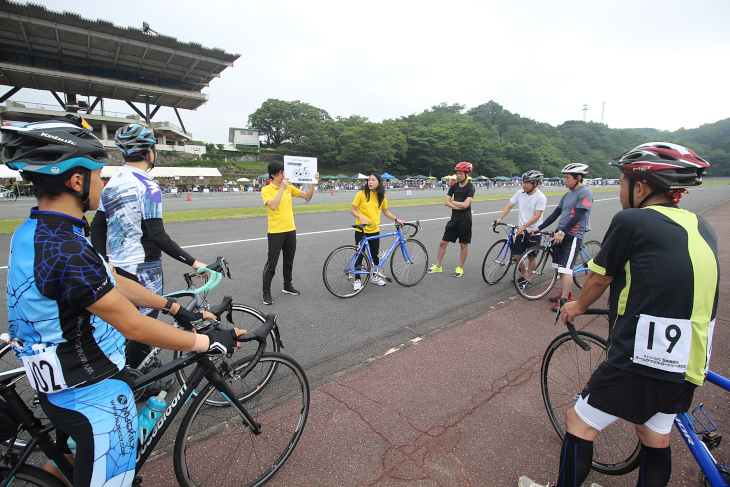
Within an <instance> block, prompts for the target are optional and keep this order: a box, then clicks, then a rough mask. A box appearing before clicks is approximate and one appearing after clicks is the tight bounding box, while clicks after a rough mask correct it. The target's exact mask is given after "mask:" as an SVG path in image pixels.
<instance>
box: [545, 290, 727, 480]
mask: <svg viewBox="0 0 730 487" xmlns="http://www.w3.org/2000/svg"><path fill="white" fill-rule="evenodd" d="M565 302H566V301H565V298H561V306H562V304H564V303H565ZM585 314H587V315H596V314H600V315H606V317H607V315H608V309H607V308H589V309H588V310H586V313H585ZM555 316H556V317H555V323H558V321H559V319H560V310H558V312H557V313H556V315H555ZM578 319H579V318H578ZM605 360H606V340H605V339H604V338H602V337H600V336H598V335H595V334H593V333H589V332H585V331H576V328H575V326H574V325H570V324H568V331H567V332H566V333H563V334H562V335H560V336H558V337H557V338H555V340H553V341H552V343H550V345H549V346H548V348H547V350H546V351H545V354H544V356H543V361H542V368H541V370H540V385H541V388H542V395H543V401H544V403H545V409H546V410H547V413H548V416H549V417H550V422H551V423H552V425H553V427H554V428H555V431H556V432H557V433H558V436H560V439H561V440H562V439H563V437H564V436H565V412H566V411H567V410H568V409H570V408H571V407H573V405H574V404H575V401H576V400H577V399H578V397H579V396H580V393H581V391H582V390H583V388H584V387H585V385H586V382H587V381H588V379H590V377H591V375H592V374H593V371H594V370H595V369H596V367H597V366H598V365H600V364H601V363H603V362H604V361H605ZM705 379H706V381H707V382H709V383H711V384H714V385H716V386H718V387H720V388H722V389H724V390H725V391H728V392H730V380H728V379H727V378H726V377H723V376H721V375H719V374H716V373H715V372H712V371H710V370H708V371H707V375H706V377H705ZM674 425H675V426H676V427H677V430H678V431H679V433H680V436H681V437H682V439H683V440H684V442H685V443H686V444H687V448H689V450H690V452H691V453H692V455H693V456H694V458H695V461H696V462H697V465H698V466H699V467H700V470H701V473H700V475H699V485H700V486H701V487H723V486H730V465H723V464H721V463H719V462H718V461H717V460H716V459H715V457H714V456H713V455H712V453H711V451H712V450H714V449H716V448H717V447H719V446H720V443H721V441H722V435H720V434H718V430H717V426H716V425H715V423H714V422H713V421H712V419H710V417H709V416H708V414H707V413H706V412H705V410H704V403H701V404H699V405H698V406H697V407H695V408H694V409H693V410H692V411H691V412H686V413H682V414H678V415H677V417H676V418H675V419H674ZM640 449H641V444H640V443H639V441H638V439H637V437H636V433H635V430H634V425H632V424H631V423H629V422H628V421H624V420H622V419H619V420H618V421H616V422H615V423H613V424H611V425H610V426H609V427H608V428H606V429H604V430H603V431H601V433H600V434H599V435H598V436H597V437H596V441H595V442H594V448H593V465H592V467H593V469H594V470H596V471H598V472H601V473H604V474H608V475H623V474H626V473H629V472H631V471H633V470H635V469H636V468H637V467H638V466H639V461H640V458H639V453H640Z"/></svg>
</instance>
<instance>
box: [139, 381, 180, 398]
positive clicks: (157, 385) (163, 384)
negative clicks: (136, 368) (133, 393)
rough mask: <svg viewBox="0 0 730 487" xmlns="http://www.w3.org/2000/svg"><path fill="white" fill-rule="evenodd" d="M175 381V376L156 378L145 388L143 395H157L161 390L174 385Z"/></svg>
mask: <svg viewBox="0 0 730 487" xmlns="http://www.w3.org/2000/svg"><path fill="white" fill-rule="evenodd" d="M174 383H175V379H174V378H173V377H167V378H166V379H160V380H156V381H154V382H153V383H152V384H150V385H148V386H147V387H145V388H144V391H143V392H142V397H143V398H145V397H153V396H156V395H158V394H159V393H160V392H162V391H166V390H168V389H169V388H170V387H172V385H173V384H174Z"/></svg>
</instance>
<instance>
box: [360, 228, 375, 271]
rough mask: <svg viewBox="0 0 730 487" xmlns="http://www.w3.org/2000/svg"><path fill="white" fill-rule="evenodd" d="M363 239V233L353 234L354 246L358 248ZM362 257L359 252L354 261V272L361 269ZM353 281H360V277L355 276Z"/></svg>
mask: <svg viewBox="0 0 730 487" xmlns="http://www.w3.org/2000/svg"><path fill="white" fill-rule="evenodd" d="M364 238H365V233H363V232H355V246H359V245H360V242H362V240H363V239H364ZM368 245H369V244H368ZM363 257H364V255H363V254H362V252H361V253H360V254H359V255H358V256H357V259H355V270H356V271H359V270H360V269H362V259H363ZM373 257H375V256H373ZM373 260H374V259H373ZM355 279H357V280H359V279H360V276H359V275H358V276H356V277H355Z"/></svg>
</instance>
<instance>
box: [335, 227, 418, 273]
mask: <svg viewBox="0 0 730 487" xmlns="http://www.w3.org/2000/svg"><path fill="white" fill-rule="evenodd" d="M393 236H395V237H397V238H396V239H395V240H393V243H391V244H390V247H388V250H386V251H385V254H383V258H382V259H380V264H378V265H375V263H373V269H372V272H375V271H378V270H380V269H382V268H383V262H385V261H386V260H388V258H389V257H390V255H391V254H392V253H393V251H395V247H396V246H397V245H398V244H399V243H401V242H403V243H404V244H405V239H404V238H403V235H402V234H401V232H400V228H398V229H397V230H396V231H395V232H391V233H386V234H383V235H375V236H374V237H365V238H363V239H362V241H361V242H360V245H358V248H357V252H355V255H353V256H352V258H351V259H350V260H349V262H348V263H347V266H345V272H349V273H350V274H354V275H362V274H370V272H368V271H363V270H357V269H355V263H356V262H357V258H358V256H360V255H361V254H363V253H364V254H365V255H364V257H367V258H368V259H369V260H370V262H373V256H372V254H371V253H370V241H371V240H377V239H379V238H385V237H393ZM401 251H402V252H403V259H405V260H406V261H407V262H409V263H411V264H412V263H413V260H412V259H411V256H410V255H408V250H407V249H406V246H405V245H401Z"/></svg>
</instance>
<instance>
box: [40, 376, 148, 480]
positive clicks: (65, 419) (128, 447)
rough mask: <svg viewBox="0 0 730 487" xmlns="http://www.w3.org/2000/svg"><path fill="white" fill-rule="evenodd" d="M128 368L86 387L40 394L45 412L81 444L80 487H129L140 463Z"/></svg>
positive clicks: (76, 471)
mask: <svg viewBox="0 0 730 487" xmlns="http://www.w3.org/2000/svg"><path fill="white" fill-rule="evenodd" d="M128 377H129V373H128V372H127V371H126V369H124V370H123V371H121V372H120V373H118V374H116V375H115V376H114V377H112V378H109V379H106V380H103V381H101V382H97V383H96V384H92V385H90V386H86V387H73V388H71V389H66V390H63V391H59V392H56V393H54V394H39V399H40V403H41V407H42V408H43V411H44V412H45V413H46V415H47V416H48V419H50V420H51V422H53V424H54V425H56V428H58V429H59V431H60V432H63V433H65V434H66V435H68V436H70V437H71V438H73V440H74V441H75V442H76V459H75V462H74V478H73V485H74V486H75V487H86V486H91V485H93V486H94V487H97V486H101V487H127V486H131V485H132V481H133V480H134V472H135V465H136V462H137V431H138V425H137V407H136V404H135V402H134V395H133V394H132V390H131V389H130V387H129V384H128V383H127V382H126V380H125V379H126V378H128Z"/></svg>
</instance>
